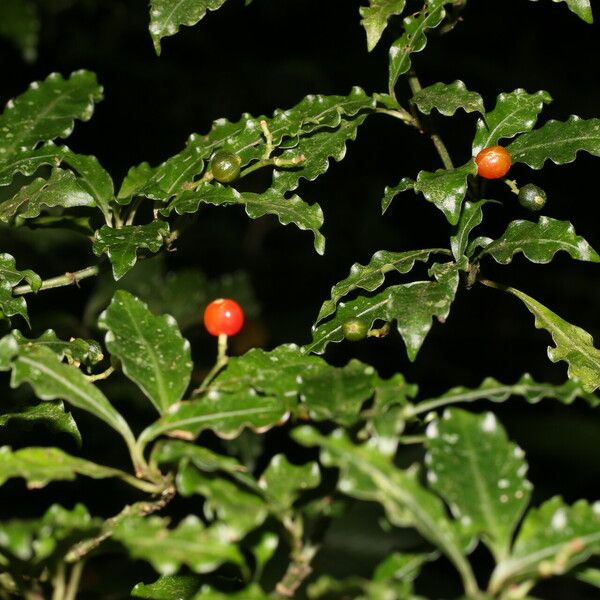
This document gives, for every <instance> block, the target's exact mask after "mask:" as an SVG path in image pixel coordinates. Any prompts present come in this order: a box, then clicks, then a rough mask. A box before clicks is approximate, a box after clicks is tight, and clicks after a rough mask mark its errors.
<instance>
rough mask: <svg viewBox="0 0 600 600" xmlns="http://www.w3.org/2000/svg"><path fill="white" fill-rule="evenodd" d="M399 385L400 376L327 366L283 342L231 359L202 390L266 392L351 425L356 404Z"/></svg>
mask: <svg viewBox="0 0 600 600" xmlns="http://www.w3.org/2000/svg"><path fill="white" fill-rule="evenodd" d="M404 387H405V386H404V381H402V382H398V381H397V380H388V381H382V380H381V379H380V378H379V376H378V375H377V373H376V371H375V369H373V367H370V366H368V365H365V364H364V363H361V362H360V361H357V360H352V361H350V362H349V363H348V364H347V365H346V366H344V367H333V366H331V365H329V364H327V363H326V362H325V361H324V360H323V359H322V358H319V357H316V356H310V355H307V354H306V353H304V352H303V351H302V350H301V349H300V348H298V347H297V346H295V345H293V344H287V345H283V346H278V347H277V348H275V349H273V350H272V351H271V352H265V351H264V350H261V349H253V350H250V351H249V352H247V353H246V354H245V355H244V356H242V357H239V358H233V359H231V360H230V361H229V363H228V366H227V369H225V370H224V371H223V372H222V373H221V374H220V375H219V376H218V377H217V378H216V379H215V381H213V383H212V384H211V386H210V390H211V391H210V392H209V394H208V395H209V397H210V395H211V393H212V394H215V393H219V394H222V395H223V396H226V395H227V394H228V393H237V394H242V393H246V394H248V395H250V396H251V395H252V394H259V396H258V397H263V396H272V397H275V398H278V399H279V402H280V403H281V405H289V408H290V410H295V411H297V412H298V413H299V414H300V415H302V416H305V415H306V414H308V415H309V416H310V417H311V418H312V419H314V420H333V421H335V422H337V423H342V424H345V425H351V424H353V423H356V421H357V420H359V419H360V418H361V417H360V414H359V413H360V409H361V407H362V405H363V404H364V402H365V401H366V400H368V399H369V398H371V397H373V395H374V394H375V395H376V397H377V395H378V394H380V393H382V390H384V389H389V392H390V394H396V395H399V394H400V393H401V390H404ZM298 400H300V404H298Z"/></svg>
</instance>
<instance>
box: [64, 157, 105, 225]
mask: <svg viewBox="0 0 600 600" xmlns="http://www.w3.org/2000/svg"><path fill="white" fill-rule="evenodd" d="M63 160H64V162H66V163H67V164H68V165H69V166H70V167H73V168H74V169H75V170H76V171H77V173H79V178H78V179H77V182H78V183H79V185H80V186H81V187H82V188H83V189H84V190H85V191H86V192H88V193H89V194H90V195H91V196H92V198H93V199H94V202H95V203H96V206H97V207H98V208H99V209H100V210H101V211H102V213H103V214H104V216H105V218H106V219H107V221H108V220H109V219H110V208H109V202H110V200H112V198H113V196H114V193H115V190H114V185H113V180H112V178H111V176H110V175H109V174H108V173H107V172H106V170H105V169H104V168H103V167H102V165H101V164H100V162H99V161H98V159H97V158H96V157H95V156H84V155H83V154H75V153H74V152H67V153H65V155H64V158H63Z"/></svg>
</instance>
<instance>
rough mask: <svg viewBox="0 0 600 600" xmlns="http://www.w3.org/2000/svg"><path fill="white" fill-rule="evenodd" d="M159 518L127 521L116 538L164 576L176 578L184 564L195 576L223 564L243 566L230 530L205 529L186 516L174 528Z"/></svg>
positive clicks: (116, 532) (193, 518)
mask: <svg viewBox="0 0 600 600" xmlns="http://www.w3.org/2000/svg"><path fill="white" fill-rule="evenodd" d="M167 525H168V520H167V519H162V518H160V517H148V518H143V517H138V516H132V517H129V518H125V519H123V520H122V521H120V522H119V523H118V525H117V526H116V528H115V530H114V533H113V538H114V539H115V540H117V541H119V542H121V544H123V546H125V548H127V550H128V551H129V554H130V555H131V556H132V557H133V558H136V559H142V560H146V561H148V562H150V563H151V564H152V566H153V567H154V568H155V569H156V570H157V571H158V572H159V573H161V574H162V575H173V574H174V573H176V572H177V571H178V570H179V569H180V568H181V567H182V566H183V565H186V566H188V567H189V568H190V569H191V570H192V571H193V572H195V573H209V572H211V571H214V570H215V569H217V568H218V567H219V566H220V565H222V564H224V563H228V562H231V563H234V564H237V565H240V566H242V565H244V557H243V556H242V554H241V553H240V551H239V550H238V548H237V546H236V545H235V544H232V540H231V539H230V537H229V534H230V532H229V529H228V528H227V527H222V526H219V525H214V526H212V527H205V526H204V525H203V524H202V522H201V521H200V520H199V519H198V518H197V517H196V516H193V515H191V516H189V517H186V518H185V519H184V520H183V521H181V522H180V523H179V525H178V526H177V527H176V528H175V529H168V527H167Z"/></svg>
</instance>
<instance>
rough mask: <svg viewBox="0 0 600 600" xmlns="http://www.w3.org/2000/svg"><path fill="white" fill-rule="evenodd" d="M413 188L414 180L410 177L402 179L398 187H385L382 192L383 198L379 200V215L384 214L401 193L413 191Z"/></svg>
mask: <svg viewBox="0 0 600 600" xmlns="http://www.w3.org/2000/svg"><path fill="white" fill-rule="evenodd" d="M414 187H415V181H414V179H411V178H410V177H403V178H402V179H401V180H400V182H399V183H398V185H395V186H391V187H390V186H386V187H385V189H384V191H383V198H382V200H381V214H384V213H385V211H386V210H387V209H388V208H389V207H390V204H391V203H392V200H393V199H394V198H395V197H396V196H397V195H398V194H401V193H402V192H406V191H407V190H413V189H414Z"/></svg>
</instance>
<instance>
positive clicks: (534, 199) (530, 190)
mask: <svg viewBox="0 0 600 600" xmlns="http://www.w3.org/2000/svg"><path fill="white" fill-rule="evenodd" d="M519 204H520V205H521V206H522V207H523V208H527V209H528V210H533V211H536V210H541V209H542V208H544V204H546V192H545V191H544V190H543V189H542V188H539V187H538V186H537V185H534V184H533V183H528V184H527V185H524V186H523V187H522V188H521V189H520V190H519Z"/></svg>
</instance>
